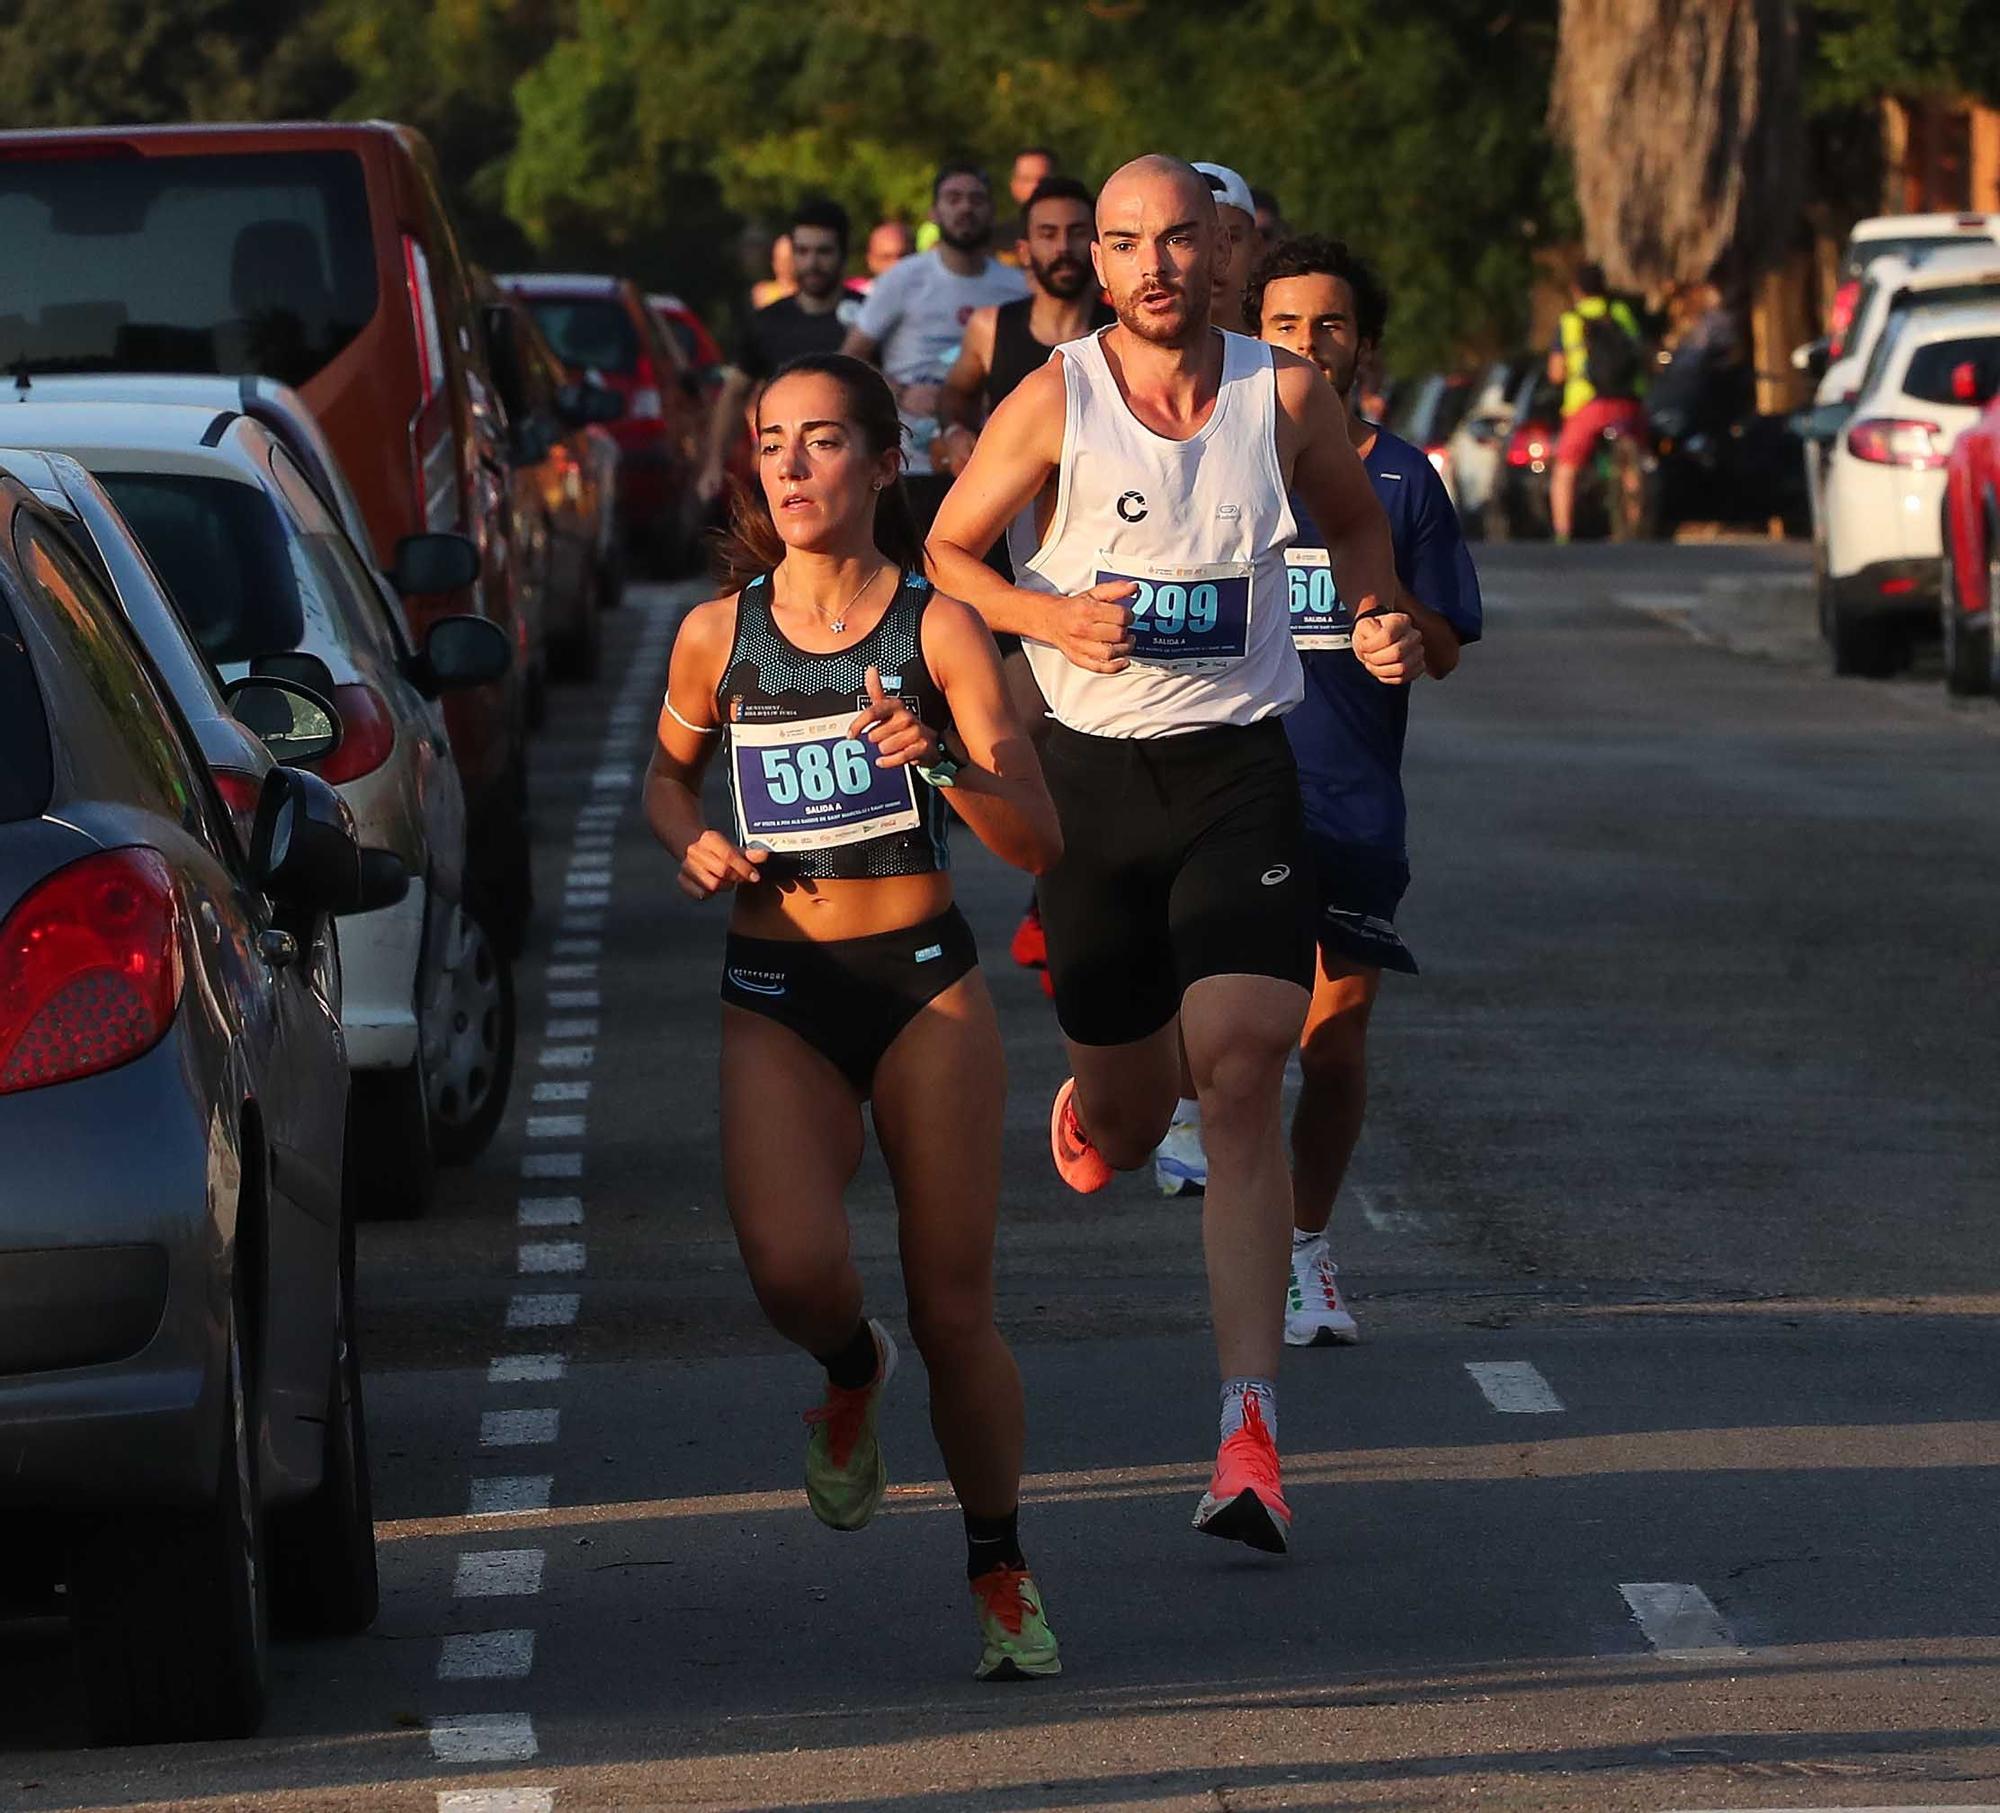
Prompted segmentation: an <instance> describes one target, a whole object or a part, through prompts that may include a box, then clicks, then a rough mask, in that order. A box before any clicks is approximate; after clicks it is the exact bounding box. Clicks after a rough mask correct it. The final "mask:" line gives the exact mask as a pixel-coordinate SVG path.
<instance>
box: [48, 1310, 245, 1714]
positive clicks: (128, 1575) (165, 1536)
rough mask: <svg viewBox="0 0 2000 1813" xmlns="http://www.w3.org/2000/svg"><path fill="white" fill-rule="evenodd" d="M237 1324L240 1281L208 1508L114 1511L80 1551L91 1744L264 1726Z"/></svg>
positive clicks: (73, 1584) (80, 1654)
mask: <svg viewBox="0 0 2000 1813" xmlns="http://www.w3.org/2000/svg"><path fill="white" fill-rule="evenodd" d="M243 1324H244V1316H243V1303H242V1298H241V1296H240V1282H239V1294H238V1295H236V1296H235V1298H234V1300H233V1301H232V1303H231V1306H230V1313H229V1322H228V1327H227V1329H226V1331H225V1337H224V1338H225V1341H226V1345H227V1357H226V1360H225V1376H226V1380H227V1386H226V1391H225V1394H224V1401H223V1406H222V1439H221V1441H220V1442H219V1443H218V1446H219V1448H220V1449H221V1463H220V1466H219V1468H218V1470H217V1477H216V1494H215V1500H214V1502H213V1503H212V1504H207V1505H202V1506H200V1507H198V1508H197V1509H194V1510H182V1509H179V1508H173V1509H169V1508H165V1507H153V1508H149V1509H146V1510H143V1511H130V1512H121V1513H119V1514H117V1515H115V1516H112V1517H108V1518H106V1519H104V1520H102V1521H101V1522H98V1523H95V1524H94V1525H93V1526H92V1527H91V1528H90V1529H89V1530H88V1531H87V1533H86V1534H85V1535H84V1536H83V1537H82V1538H81V1540H80V1541H79V1542H78V1544H77V1549H76V1555H75V1560H74V1563H73V1565H72V1568H71V1572H70V1601H71V1610H70V1618H71V1627H72V1631H73V1634H74V1637H75V1642H76V1650H77V1662H78V1667H79V1671H80V1673H81V1674H82V1677H83V1687H84V1701H85V1706H86V1716H87V1721H88V1725H89V1731H90V1739H91V1742H92V1743H96V1744H142V1743H180V1742H186V1741H188V1740H190V1739H196V1738H231V1737H248V1736H249V1735H250V1734H251V1733H252V1732H254V1731H255V1730H256V1729H257V1727H258V1725H259V1724H261V1723H262V1721H263V1717H264V1691H265V1674H266V1667H267V1655H266V1650H267V1632H268V1617H267V1612H266V1604H265V1597H266V1583H265V1577H264V1554H263V1525H264V1518H263V1507H262V1505H261V1503H260V1501H259V1497H258V1486H257V1439H256V1420H255V1417H254V1416H253V1414H252V1408H251V1405H252V1398H251V1391H250V1385H249V1379H248V1374H247V1371H246V1369H245V1366H244V1360H243V1341H242V1329H243Z"/></svg>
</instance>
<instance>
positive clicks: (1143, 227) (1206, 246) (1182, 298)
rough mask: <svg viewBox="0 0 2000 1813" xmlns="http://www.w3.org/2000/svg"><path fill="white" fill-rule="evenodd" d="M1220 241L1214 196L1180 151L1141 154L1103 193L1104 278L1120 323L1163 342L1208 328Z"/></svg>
mask: <svg viewBox="0 0 2000 1813" xmlns="http://www.w3.org/2000/svg"><path fill="white" fill-rule="evenodd" d="M1219 244H1220V235H1219V232H1218V229H1217V225H1216V215H1215V197H1214V196H1213V195H1211V194H1210V193H1209V188H1208V184H1207V183H1206V182H1204V181H1203V180H1202V177H1201V173H1200V172H1199V171H1198V170H1196V169H1195V168H1194V167H1193V166H1192V165H1190V164H1184V163H1182V162H1181V160H1180V159H1179V158H1177V157H1162V156H1159V155H1157V154H1156V155H1154V156H1151V157H1135V158H1134V159H1133V160H1132V161H1131V162H1130V163H1129V164H1126V165H1124V166H1123V167H1122V168H1121V169H1119V170H1117V171H1115V172H1113V174H1112V177H1111V180H1110V181H1109V182H1107V183H1106V184H1105V185H1104V187H1103V189H1102V190H1101V191H1100V192H1099V194H1098V197H1097V244H1096V245H1094V246H1093V247H1091V257H1092V258H1093V259H1094V260H1095V261H1096V264H1097V277H1098V281H1099V282H1100V283H1102V284H1103V285H1104V288H1105V292H1106V293H1107V294H1108V295H1109V296H1110V298H1111V306H1112V308H1113V309H1115V310H1116V311H1117V314H1118V321H1119V324H1120V326H1122V327H1123V328H1124V329H1125V330H1126V331H1127V332H1128V333H1132V334H1136V335H1137V336H1138V337H1139V338H1140V339H1142V340H1149V341H1151V342H1152V343H1153V344H1154V345H1156V346H1188V345H1192V344H1194V343H1196V342H1197V341H1199V340H1200V338H1201V337H1202V336H1203V335H1204V334H1206V333H1207V332H1208V322H1209V311H1210V308H1211V304H1212V296H1213V291H1214V288H1215V260H1216V256H1217V252H1218V247H1219Z"/></svg>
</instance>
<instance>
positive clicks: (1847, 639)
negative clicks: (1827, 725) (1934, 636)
mask: <svg viewBox="0 0 2000 1813" xmlns="http://www.w3.org/2000/svg"><path fill="white" fill-rule="evenodd" d="M1996 364H2000V296H1996V297H1995V299H1994V300H1993V301H1990V302H1967V301H1958V302H1948V303H1943V304H1935V305H1934V304H1929V303H1924V302H1921V301H1919V300H1917V299H1914V298H1912V299H1910V300H1909V301H1907V302H1905V303H1904V304H1901V305H1899V306H1897V307H1896V308H1893V309H1891V310H1890V312H1889V316H1888V319H1887V320H1886V321H1885V323H1884V324H1883V328H1882V332H1881V334H1880V335H1879V337H1878V338H1877V340H1876V342H1875V347H1874V350H1873V352H1872V353H1871V354H1870V356H1869V360H1868V368H1867V370H1866V371H1865V372H1864V373H1863V374H1862V377H1861V380H1860V383H1859V386H1858V394H1857V396H1856V398H1855V401H1854V404H1853V406H1852V409H1851V411H1850V412H1849V413H1848V415H1847V417H1846V419H1845V421H1844V423H1843V424H1842V425H1841V426H1840V429H1839V432H1838V433H1837V434H1835V435H1834V436H1833V438H1832V441H1831V443H1830V445H1829V448H1828V452H1827V459H1826V481H1825V495H1824V499H1823V505H1822V509H1823V524H1824V534H1825V552H1824V556H1823V559H1822V563H1821V572H1820V583H1819V605H1820V630H1821V633H1822V634H1823V635H1824V636H1825V638H1826V640H1827V643H1828V645H1829V647H1830V648H1831V650H1832V655H1833V666H1834V671H1835V672H1836V673H1844V674H1875V675H1882V674H1888V673H1893V672H1894V671H1896V669H1897V668H1899V667H1901V666H1902V665H1903V664H1904V663H1905V662H1906V661H1907V659H1908V656H1909V649H1910V643H1911V640H1912V638H1913V636H1914V635H1915V634H1916V633H1917V632H1918V631H1919V630H1920V629H1923V628H1926V627H1929V626H1934V625H1935V624H1936V622H1937V604H1938V597H1937V594H1938V563H1939V555H1940V546H1939V535H1938V520H1939V510H1940V506H1941V504H1942V501H1943V494H1944V467H1945V459H1946V456H1947V455H1948V454H1949V453H1950V452H1951V445H1952V442H1953V441H1955V440H1956V439H1957V438H1958V436H1959V433H1960V431H1961V430H1963V429H1965V428H1966V427H1968V426H1970V424H1971V423H1972V422H1973V421H1975V420H1976V419H1977V418H1978V415H1979V410H1980V405H1979V401H1978V399H1979V398H1980V397H1982V396H1985V395H1987V394H1989V393H1990V390H1991V388H1992V387H1991V384H1990V381H1989V379H1990V376H1991V373H1992V371H1993V370H1994V368H1995V366H1996Z"/></svg>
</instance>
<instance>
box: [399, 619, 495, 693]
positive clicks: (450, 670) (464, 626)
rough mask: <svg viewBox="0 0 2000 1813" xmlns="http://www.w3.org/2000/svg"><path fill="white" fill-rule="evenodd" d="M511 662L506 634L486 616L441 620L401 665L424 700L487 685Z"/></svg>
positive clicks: (433, 625) (434, 624) (431, 628)
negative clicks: (462, 688)
mask: <svg viewBox="0 0 2000 1813" xmlns="http://www.w3.org/2000/svg"><path fill="white" fill-rule="evenodd" d="M513 663H514V647H513V644H512V643H510V642H509V641H508V640H507V632H506V631H505V630H503V629H502V628H501V627H500V626H499V624H497V623H494V622H492V621H491V620H490V619H488V618H485V617H474V616H471V615H469V614H468V615H460V616H454V617H440V618H439V619H438V620H437V621H436V622H435V623H433V624H432V625H431V627H430V631H429V633H428V634H427V635H426V636H425V637H424V645H423V647H422V648H421V649H419V650H418V651H417V652H416V653H415V654H414V655H411V656H409V657H407V658H406V659H405V661H404V663H403V672H404V674H405V675H406V676H407V677H408V678H409V681H410V683H411V684H412V685H413V686H415V687H416V689H417V690H418V691H419V692H420V693H422V694H423V695H424V697H425V698H427V699H435V698H436V697H437V696H438V695H439V694H440V693H445V692H455V691H457V690H458V689H460V688H461V687H467V686H487V685H490V684H492V682H493V681H495V680H498V679H501V678H503V677H504V676H505V674H506V672H507V670H508V668H509V667H511V666H512V665H513Z"/></svg>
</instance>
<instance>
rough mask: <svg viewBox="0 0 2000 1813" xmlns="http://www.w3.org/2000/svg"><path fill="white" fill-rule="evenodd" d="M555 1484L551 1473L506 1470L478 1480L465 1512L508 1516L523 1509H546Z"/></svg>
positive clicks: (478, 1515) (480, 1515)
mask: <svg viewBox="0 0 2000 1813" xmlns="http://www.w3.org/2000/svg"><path fill="white" fill-rule="evenodd" d="M555 1483H556V1481H555V1475H554V1474H552V1473H521V1474H513V1473H505V1474H500V1475H497V1476H496V1477H493V1478H490V1479H475V1480H474V1481H473V1482H472V1496H471V1498H470V1499H469V1500H467V1502H466V1506H465V1514H466V1516H468V1517H508V1516H512V1515H515V1514H516V1513H519V1512H522V1511H546V1510H547V1509H548V1508H549V1494H550V1492H551V1491H553V1490H554V1488H555Z"/></svg>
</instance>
